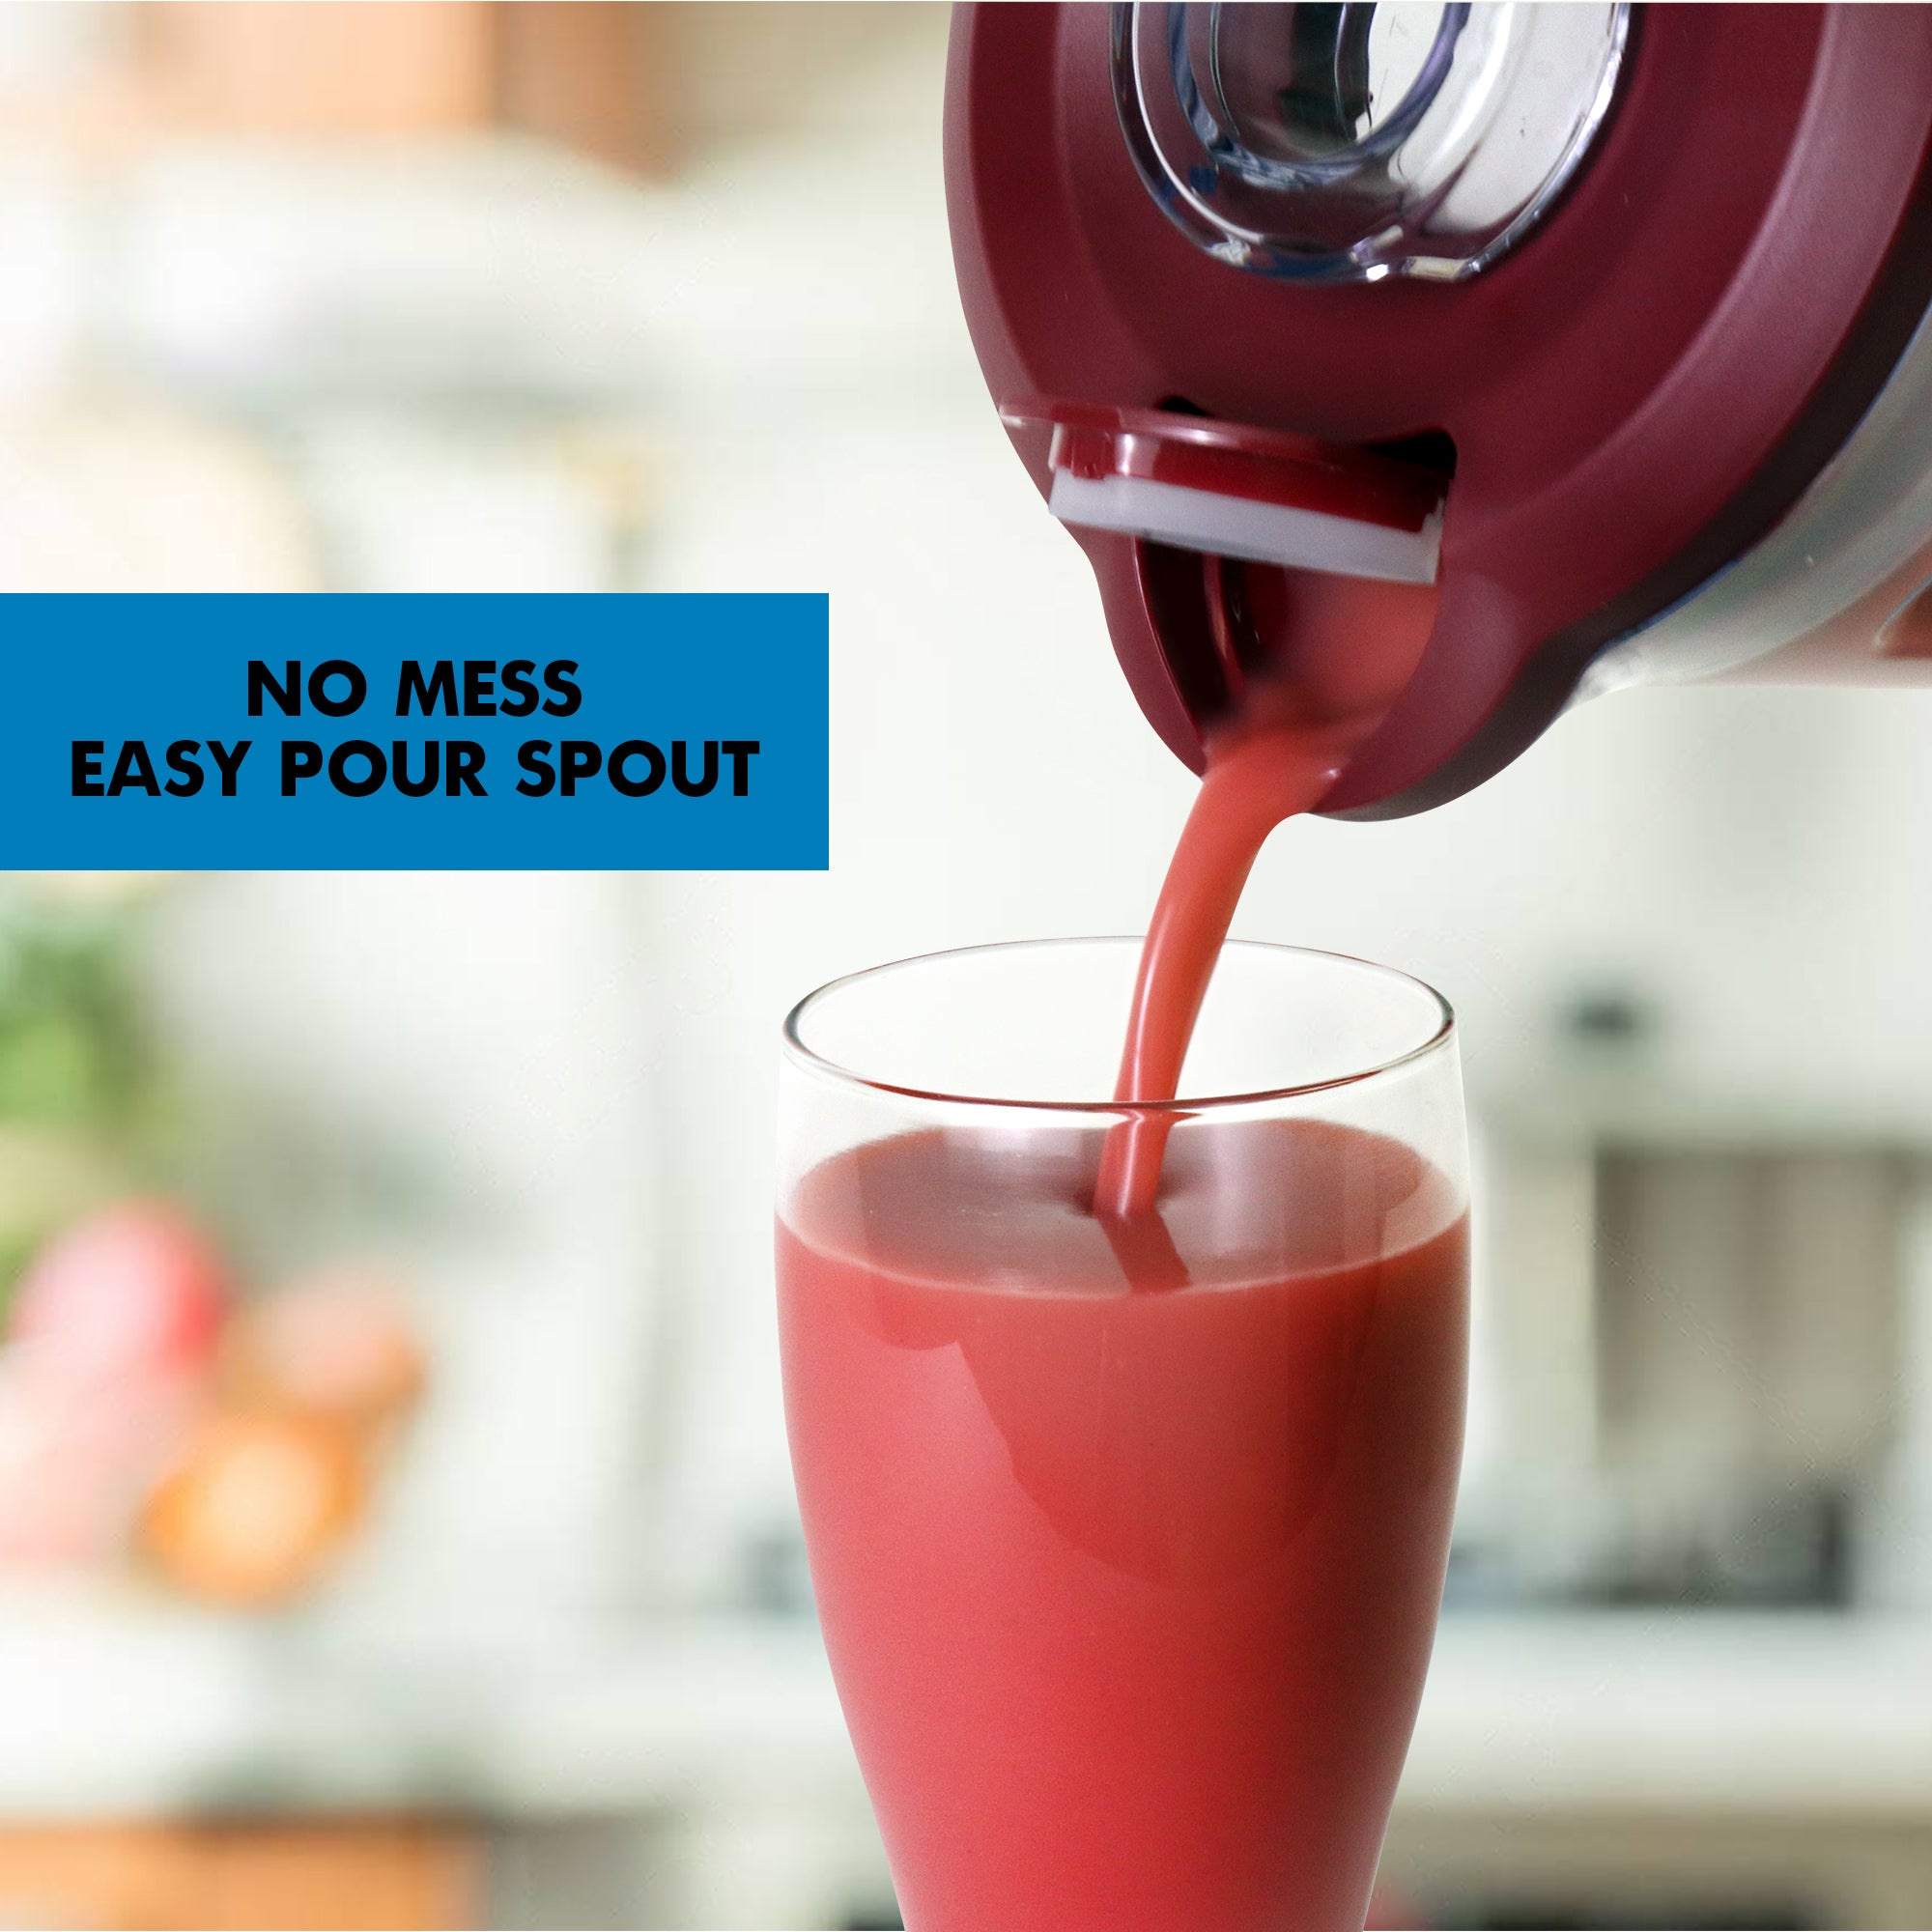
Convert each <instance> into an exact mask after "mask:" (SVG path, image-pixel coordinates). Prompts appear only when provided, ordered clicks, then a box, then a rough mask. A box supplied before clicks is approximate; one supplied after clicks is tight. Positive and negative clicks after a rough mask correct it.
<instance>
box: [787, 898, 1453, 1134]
mask: <svg viewBox="0 0 1932 1932" xmlns="http://www.w3.org/2000/svg"><path fill="white" fill-rule="evenodd" d="M1141 943H1142V941H1141V938H1140V936H1139V935H1137V934H1133V933H1089V934H1086V935H1069V936H1066V937H1064V938H1059V939H996V940H989V941H984V942H982V943H981V944H980V945H977V946H949V947H942V948H940V949H939V950H938V951H936V952H914V953H910V954H908V955H907V956H906V957H905V958H903V959H889V960H886V961H884V962H883V963H882V964H880V965H877V966H862V967H860V968H859V969H858V970H857V971H856V972H852V973H841V974H840V975H839V976H838V978H837V979H836V980H826V981H825V983H824V984H823V985H822V986H815V987H813V989H812V990H811V991H810V992H809V993H808V994H806V996H805V997H804V999H802V1000H800V1001H799V1003H798V1004H797V1005H796V1006H795V1007H793V1008H792V1009H791V1011H790V1012H788V1013H787V1014H786V1015H785V1017H784V1024H783V1027H782V1028H781V1040H782V1047H783V1052H784V1054H785V1057H786V1058H787V1059H788V1060H790V1061H792V1062H793V1063H794V1064H795V1065H800V1066H802V1067H804V1068H805V1069H806V1070H807V1071H809V1072H811V1073H815V1074H819V1075H822V1076H825V1077H827V1078H830V1079H831V1080H833V1081H835V1082H836V1083H838V1085H840V1086H843V1087H847V1088H853V1089H857V1090H859V1091H861V1092H865V1093H869V1094H891V1095H893V1096H894V1097H895V1098H896V1099H901V1100H923V1101H927V1102H930V1103H932V1104H935V1105H941V1106H949V1107H989V1108H997V1109H999V1110H1001V1111H1002V1112H1007V1111H1010V1110H1012V1109H1015V1108H1024V1109H1026V1110H1028V1111H1030V1112H1035V1113H1048V1114H1106V1115H1111V1116H1116V1117H1118V1116H1121V1115H1142V1116H1145V1115H1158V1114H1172V1115H1174V1116H1176V1117H1177V1118H1179V1117H1180V1116H1194V1115H1199V1114H1203V1113H1209V1112H1212V1111H1214V1110H1215V1109H1218V1108H1233V1107H1255V1106H1262V1105H1264V1104H1265V1103H1266V1102H1268V1101H1271V1100H1294V1099H1302V1098H1305V1097H1306V1096H1308V1095H1309V1094H1327V1093H1333V1092H1337V1091H1339V1090H1341V1089H1343V1088H1348V1087H1359V1086H1361V1085H1362V1084H1363V1083H1364V1082H1366V1081H1370V1080H1378V1079H1380V1078H1382V1077H1383V1076H1385V1075H1387V1074H1391V1073H1396V1072H1400V1071H1401V1070H1402V1069H1403V1068H1405V1067H1408V1066H1413V1065H1416V1064H1417V1063H1418V1062H1420V1061H1423V1060H1426V1059H1428V1058H1429V1056H1430V1055H1431V1054H1434V1053H1437V1052H1440V1051H1441V1050H1442V1049H1443V1048H1444V1047H1446V1046H1447V1045H1448V1044H1449V1043H1450V1042H1451V1040H1453V1039H1454V1038H1455V1036H1456V1010H1455V1009H1454V1008H1453V1007H1452V1006H1450V1004H1449V1002H1448V1001H1447V1000H1446V999H1444V998H1443V996H1442V995H1441V994H1440V993H1439V992H1437V991H1436V990H1435V987H1434V986H1432V985H1431V984H1430V983H1429V982H1428V980H1419V979H1417V978H1416V976H1415V975H1414V974H1413V973H1405V972H1404V971H1403V970H1402V968H1401V967H1399V966H1384V965H1383V964H1381V962H1380V961H1378V960H1375V959H1362V958H1359V957H1357V956H1356V955H1355V954H1354V953H1352V952H1326V951H1324V950H1323V949H1322V948H1321V947H1315V946H1284V945H1280V944H1277V943H1276V942H1274V941H1272V940H1265V939H1225V940H1223V941H1222V942H1221V950H1222V952H1232V951H1240V952H1266V953H1275V954H1279V955H1282V956H1284V957H1288V958H1293V959H1315V960H1321V961H1322V962H1324V963H1325V964H1328V965H1334V966H1346V967H1349V968H1351V969H1353V970H1356V971H1359V972H1362V973H1368V974H1373V975H1375V976H1377V977H1378V978H1380V979H1384V980H1397V981H1400V982H1401V983H1402V984H1403V985H1405V986H1410V987H1413V988H1414V989H1415V990H1416V991H1417V992H1419V993H1421V994H1423V995H1424V996H1425V998H1426V999H1427V1000H1428V1001H1429V1002H1430V1003H1431V1005H1432V1006H1433V1007H1434V1009H1435V1027H1434V1028H1433V1029H1432V1030H1431V1031H1430V1033H1429V1035H1428V1037H1426V1038H1424V1039H1421V1040H1418V1041H1417V1042H1416V1043H1415V1045H1413V1046H1408V1047H1405V1048H1404V1049H1403V1050H1402V1052H1400V1053H1396V1054H1391V1055H1389V1056H1388V1057H1387V1058H1385V1059H1382V1060H1378V1061H1377V1062H1376V1063H1375V1065H1372V1066H1363V1067H1357V1068H1354V1069H1352V1070H1351V1071H1350V1072H1348V1073H1337V1074H1331V1075H1330V1076H1329V1077H1328V1078H1326V1079H1324V1080H1308V1081H1302V1082H1300V1083H1298V1084H1296V1085H1293V1086H1288V1087H1264V1088H1257V1089H1255V1090H1254V1091H1252V1092H1248V1093H1241V1094H1199V1095H1195V1094H1181V1095H1178V1096H1177V1097H1176V1098H1174V1099H1172V1100H1021V1099H1007V1098H1002V1097H1001V1096H1000V1095H998V1094H949V1093H945V1092H942V1091H939V1090H936V1089H932V1088H925V1087H908V1086H904V1085H901V1084H900V1083H898V1082H896V1081H892V1080H880V1079H875V1078H873V1077H872V1076H871V1075H869V1074H865V1073H860V1072H859V1071H857V1070H856V1069H855V1068H853V1067H850V1066H843V1065H839V1063H838V1061H836V1060H830V1059H827V1058H826V1056H825V1055H823V1054H821V1053H819V1052H818V1051H816V1049H814V1048H813V1047H810V1046H809V1045H807V1044H806V1041H805V1039H804V1037H803V1035H802V1031H801V1030H802V1028H803V1026H804V1023H805V1022H806V1020H807V1018H808V1016H809V1015H810V1010H811V1009H812V1008H813V1007H815V1006H816V1005H817V1004H818V1003H819V1002H820V1001H822V1000H826V999H829V998H830V997H831V996H832V995H833V994H835V993H838V992H842V991H844V990H845V989H847V988H849V987H851V986H854V985H857V984H858V983H859V981H861V980H876V979H882V978H883V977H884V976H885V975H887V974H889V973H901V972H906V971H909V970H910V969H912V968H913V967H916V966H928V965H932V964H934V963H936V962H937V961H939V960H943V959H949V960H950V959H967V958H971V957H973V956H974V955H976V954H980V953H989V952H1002V953H1017V952H1043V951H1046V950H1047V949H1049V948H1063V947H1086V946H1135V947H1138V946H1139V945H1141ZM1125 1023H1126V1016H1125V1014H1124V1013H1123V1014H1122V1026H1124V1025H1125Z"/></svg>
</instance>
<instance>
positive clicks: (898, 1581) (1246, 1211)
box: [778, 939, 1468, 1932]
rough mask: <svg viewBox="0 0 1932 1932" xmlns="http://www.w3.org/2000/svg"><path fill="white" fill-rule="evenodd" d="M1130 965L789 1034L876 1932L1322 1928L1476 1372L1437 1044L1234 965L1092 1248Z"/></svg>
mask: <svg viewBox="0 0 1932 1932" xmlns="http://www.w3.org/2000/svg"><path fill="white" fill-rule="evenodd" d="M1138 950H1139V943H1138V942H1137V941H1135V940H1130V939H1096V940H1067V941H1045V942H1040V943H1037V944H1028V945H1015V946H995V947H982V948H976V949H973V950H971V951H967V952H950V953H940V954H934V955H932V956H930V957H927V958H923V959H913V960H907V961H905V962H902V963H900V964H898V965H894V966H886V967H881V968H879V969H877V970H876V971H873V972H869V973H860V974H856V975H854V976H852V977H851V978H849V979H844V980H836V981H834V982H833V983H832V984H831V985H829V986H826V987H823V988H822V989H821V990H819V991H818V992H816V993H813V994H812V995H811V996H810V998H808V999H807V1000H805V1001H804V1002H802V1003H801V1004H800V1006H799V1007H798V1008H797V1009H795V1010H794V1011H793V1013H792V1014H791V1016H790V1018H789V1019H788V1020H787V1021H786V1023H785V1030H784V1052H783V1094H782V1107H781V1118H782V1127H781V1136H782V1139H781V1193H780V1200H779V1213H778V1257H779V1267H778V1277H779V1315H780V1323H781V1341H782V1350H783V1364H784V1385H785V1412H786V1421H787V1427H788V1430H789V1434H790V1440H791V1453H792V1463H793V1468H794V1471H795V1474H796V1477H797V1483H798V1492H799V1500H800V1504H801V1506H802V1508H803V1511H804V1518H805V1529H806V1539H807V1545H808V1549H809V1553H810V1563H811V1576H812V1583H813V1588H814V1591H815V1593H816V1597H817V1602H818V1608H819V1614H820V1618H821V1620H822V1623H823V1626H824V1632H825V1641H826V1647H827V1649H828V1651H829V1652H830V1655H831V1659H832V1666H833V1671H834V1674H835V1676H836V1678H837V1680H838V1692H839V1697H840V1699H841V1701H842V1704H843V1707H844V1711H845V1716H846V1719H847V1722H848V1723H849V1725H850V1727H851V1731H852V1738H853V1742H854V1744H855V1745H856V1747H857V1749H858V1753H859V1760H860V1764H861V1767H862V1768H863V1770H864V1773H865V1776H866V1781H867V1789H868V1791H869V1792H870V1795H871V1798H872V1802H873V1805H874V1807H875V1809H876V1811H877V1813H878V1817H879V1823H880V1827H881V1829H882V1831H883V1833H884V1835H885V1841H886V1848H887V1852H888V1855H889V1857H890V1858H891V1861H892V1866H893V1874H894V1878H895V1882H896V1884H897V1887H898V1890H899V1899H900V1904H901V1907H902V1909H903V1911H904V1915H905V1920H906V1923H907V1925H908V1926H909V1927H910V1928H912V1932H1027V1928H1031V1927H1034V1926H1041V1927H1047V1926H1050V1927H1053V1928H1054V1932H1284V1928H1289V1927H1293V1928H1296V1932H1325V1929H1326V1928H1333V1929H1334V1932H1343V1928H1348V1932H1358V1929H1359V1927H1360V1926H1361V1924H1362V1920H1363V1916H1364V1912H1365V1909H1366V1907H1367V1903H1368V1897H1369V1891H1370V1888H1371V1885H1372V1883H1373V1880H1374V1877H1375V1867H1376V1861H1377V1857H1378V1851H1379V1848H1380V1843H1381V1837H1382V1833H1383V1830H1384V1827H1385V1825H1386V1822H1387V1816H1388V1808H1389V1804H1390V1802H1391V1800H1392V1798H1393V1796H1394V1793H1395V1786H1396V1780H1397V1777H1398V1776H1399V1774H1400V1772H1401V1769H1402V1761H1403V1755H1404V1752H1405V1751H1406V1747H1407V1742H1408V1735H1409V1731H1410V1728H1411V1726H1412V1724H1413V1722H1414V1718H1415V1709H1416V1704H1417V1701H1418V1699H1419V1697H1420V1694H1421V1690H1422V1682H1423V1677H1424V1674H1425V1671H1426V1669H1427V1666H1428V1661H1429V1652H1430V1644H1431V1640H1432V1636H1433V1634H1434V1630H1435V1615H1436V1610H1437V1607H1438V1605H1439V1601H1440V1596H1441V1588H1442V1577H1443V1569H1444V1565H1445V1562H1446V1560H1447V1554H1448V1545H1449V1523H1450V1515H1451V1510H1452V1506H1453V1502H1454V1498H1455V1492H1456V1479H1457V1470H1458V1464H1459V1461H1460V1457H1461V1450H1462V1439H1463V1387H1464V1380H1465V1375H1466V1358H1467V1327H1468V1310H1467V1296H1468V1290H1467V1272H1468V1269H1467V1254H1468V1243H1467V1180H1466V1154H1465V1147H1464V1136H1463V1103H1462V1092H1461V1083H1460V1078H1459V1073H1458V1067H1457V1052H1456V1040H1455V1031H1454V1024H1453V1021H1452V1018H1451V1015H1450V1012H1449V1009H1448V1008H1447V1006H1446V1005H1445V1004H1444V1002H1443V1001H1442V1000H1441V999H1440V998H1439V997H1438V996H1437V995H1436V994H1435V993H1434V992H1432V991H1431V990H1430V989H1429V988H1428V987H1427V986H1424V985H1422V984H1421V983H1420V982H1418V981H1417V980H1411V979H1408V978H1406V976H1405V975H1403V974H1400V973H1396V972H1392V971H1390V970H1388V969H1387V968H1384V967H1379V966H1373V965H1369V964H1366V963H1364V962H1362V961H1360V960H1354V959H1344V958H1339V957H1336V956H1334V955H1331V954H1326V953H1318V952H1301V951H1296V950H1293V949H1291V948H1286V947H1272V946H1257V945H1249V944H1244V943H1231V944H1230V945H1229V946H1228V947H1227V948H1226V949H1225V950H1224V952H1223V953H1222V956H1221V961H1220V966H1219V969H1218V971H1217V973H1216V976H1215V980H1214V984H1213V986H1212V988H1211V990H1210V992H1209V994H1208V1002H1207V1005H1206V1008H1205V1009H1204V1011H1203V1014H1202V1017H1201V1022H1200V1026H1199V1029H1198V1031H1197V1033H1196V1036H1195V1043H1194V1046H1193V1049H1192V1052H1191V1054H1190V1057H1189V1060H1188V1063H1187V1079H1186V1082H1185V1083H1184V1089H1185V1092H1186V1094H1187V1096H1188V1097H1185V1098H1183V1099H1179V1100H1177V1101H1174V1102H1171V1103H1166V1104H1164V1105H1163V1106H1161V1107H1160V1108H1159V1109H1157V1110H1154V1111H1159V1112H1161V1113H1162V1114H1164V1115H1165V1116H1166V1117H1168V1121H1169V1122H1170V1123H1171V1124H1170V1127H1169V1130H1168V1138H1167V1141H1166V1148H1165V1152H1164V1154H1163V1159H1162V1169H1161V1184H1160V1189H1159V1194H1158V1199H1157V1203H1156V1208H1155V1210H1154V1212H1153V1213H1152V1214H1151V1215H1147V1216H1144V1217H1139V1218H1137V1219H1135V1220H1133V1221H1129V1222H1119V1221H1109V1220H1105V1219H1102V1218H1100V1217H1098V1216H1096V1215H1095V1214H1094V1211H1093V1200H1094V1177H1095V1173H1096V1170H1097V1167H1098V1162H1099V1157H1100V1151H1101V1147H1102V1144H1103V1142H1104V1140H1105V1138H1106V1136H1107V1134H1108V1133H1110V1132H1114V1131H1121V1130H1122V1122H1124V1121H1126V1120H1127V1119H1128V1118H1129V1117H1131V1116H1134V1115H1137V1114H1138V1115H1145V1114H1146V1113H1148V1112H1149V1111H1151V1110H1150V1109H1148V1108H1137V1107H1130V1106H1129V1107H1123V1106H1122V1105H1119V1104H1117V1103H1115V1102H1113V1101H1110V1100H1104V1099H1101V1100H1095V1099H1092V1098H1088V1097H1084V1096H1088V1095H1092V1094H1105V1093H1107V1092H1108V1091H1110V1088H1111V1083H1112V1077H1113V1071H1114V1063H1115V1059H1116V1057H1117V1055H1118V1053H1119V1049H1120V1038H1121V1033H1122V1025H1123V1022H1124V1017H1125V1014H1126V1010H1127V1001H1128V995H1129V992H1130V990H1131V987H1132V984H1133V977H1134V966H1135V960H1136V957H1137V954H1138Z"/></svg>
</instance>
